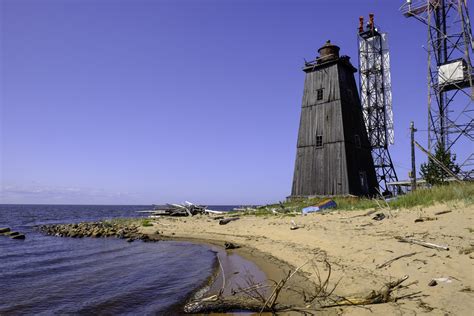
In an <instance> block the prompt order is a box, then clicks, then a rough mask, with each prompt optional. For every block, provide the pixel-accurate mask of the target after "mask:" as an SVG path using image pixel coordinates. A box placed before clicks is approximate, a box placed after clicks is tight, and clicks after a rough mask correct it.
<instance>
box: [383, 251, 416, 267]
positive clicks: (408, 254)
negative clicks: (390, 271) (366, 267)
mask: <svg viewBox="0 0 474 316" xmlns="http://www.w3.org/2000/svg"><path fill="white" fill-rule="evenodd" d="M417 253H418V252H412V253H407V254H405V255H401V256H398V257H395V258H393V259H390V260H388V261H386V262H384V263H382V264H379V265H377V266H376V268H377V269H380V268H383V267H385V266H389V265H390V264H391V263H392V262H394V261H397V260H398V259H401V258H406V257H411V256H414V255H416V254H417Z"/></svg>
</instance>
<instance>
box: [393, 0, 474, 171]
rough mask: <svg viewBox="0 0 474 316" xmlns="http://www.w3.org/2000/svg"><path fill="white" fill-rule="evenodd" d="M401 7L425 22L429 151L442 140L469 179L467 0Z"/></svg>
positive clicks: (472, 131)
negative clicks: (426, 32) (426, 34)
mask: <svg viewBox="0 0 474 316" xmlns="http://www.w3.org/2000/svg"><path fill="white" fill-rule="evenodd" d="M400 11H401V12H402V14H403V15H404V16H405V17H413V18H415V19H416V20H418V21H420V22H421V23H423V24H424V25H426V26H427V28H428V42H427V45H426V50H427V52H428V63H427V64H428V151H430V152H432V151H433V150H434V149H435V148H436V146H437V145H438V144H441V145H444V148H445V151H446V152H453V153H455V154H456V156H457V158H458V159H459V158H460V161H463V162H462V164H461V175H462V176H463V178H464V180H474V169H473V166H474V154H473V150H472V148H474V101H473V100H474V85H473V79H474V78H473V77H474V74H473V68H472V59H473V41H472V31H471V24H470V21H469V13H468V5H467V1H465V0H413V1H407V2H406V3H404V4H403V5H402V6H401V8H400ZM466 149H467V150H466ZM469 149H470V150H469Z"/></svg>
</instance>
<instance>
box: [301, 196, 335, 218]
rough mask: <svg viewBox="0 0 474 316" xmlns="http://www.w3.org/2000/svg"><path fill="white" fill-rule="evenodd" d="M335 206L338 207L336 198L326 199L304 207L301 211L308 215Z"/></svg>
mask: <svg viewBox="0 0 474 316" xmlns="http://www.w3.org/2000/svg"><path fill="white" fill-rule="evenodd" d="M334 207H337V204H336V202H335V201H334V200H331V199H325V200H323V201H321V202H319V203H318V204H316V205H313V206H308V207H305V208H304V209H302V210H301V212H302V213H303V215H306V214H308V213H314V212H319V211H321V210H324V209H329V208H334Z"/></svg>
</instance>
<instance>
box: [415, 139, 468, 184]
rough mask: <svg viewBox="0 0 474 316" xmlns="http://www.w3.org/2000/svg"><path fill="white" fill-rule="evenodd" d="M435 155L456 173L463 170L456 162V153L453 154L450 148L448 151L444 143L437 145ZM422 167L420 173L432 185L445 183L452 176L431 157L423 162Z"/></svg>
mask: <svg viewBox="0 0 474 316" xmlns="http://www.w3.org/2000/svg"><path fill="white" fill-rule="evenodd" d="M434 157H435V158H436V159H437V160H438V161H439V162H441V163H442V164H443V165H445V166H446V167H447V169H449V170H450V171H452V172H453V173H454V174H458V173H459V171H460V170H461V169H460V168H459V166H458V165H457V164H456V155H451V152H450V151H449V150H448V151H446V150H445V149H444V145H443V144H442V143H438V145H437V146H436V150H435V154H434ZM420 169H421V171H420V175H421V176H422V177H423V179H425V180H426V182H427V183H429V184H431V185H440V184H444V183H446V179H448V178H450V175H449V174H448V173H447V172H446V171H444V170H443V169H442V168H441V167H440V166H439V165H438V164H436V163H435V162H434V161H433V160H431V159H429V160H428V162H427V163H423V164H421V166H420Z"/></svg>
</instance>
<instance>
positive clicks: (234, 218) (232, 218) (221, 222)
mask: <svg viewBox="0 0 474 316" xmlns="http://www.w3.org/2000/svg"><path fill="white" fill-rule="evenodd" d="M238 219H240V217H230V218H224V219H221V220H220V221H219V225H226V224H228V223H230V222H232V221H236V220H238Z"/></svg>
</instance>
